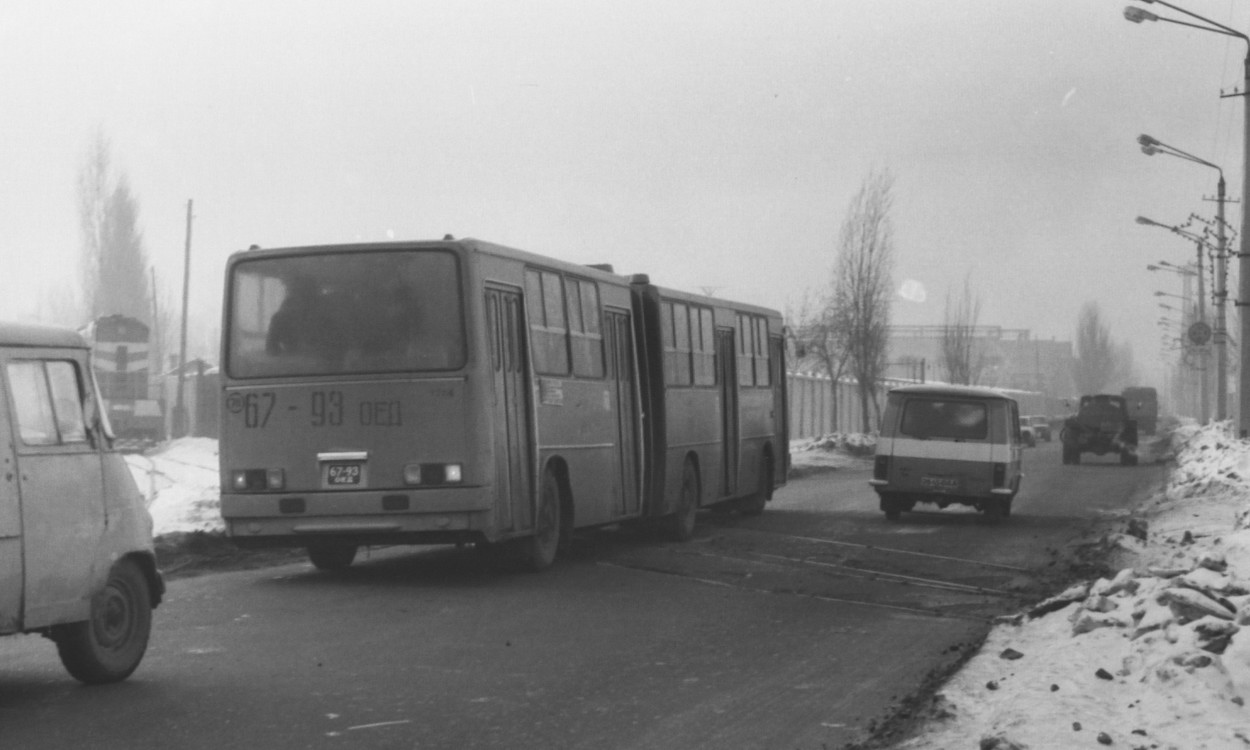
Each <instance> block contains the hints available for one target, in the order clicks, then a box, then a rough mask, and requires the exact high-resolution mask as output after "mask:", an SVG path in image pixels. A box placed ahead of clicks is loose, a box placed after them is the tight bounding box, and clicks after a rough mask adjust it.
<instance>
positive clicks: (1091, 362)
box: [1072, 302, 1118, 395]
mask: <svg viewBox="0 0 1250 750" xmlns="http://www.w3.org/2000/svg"><path fill="white" fill-rule="evenodd" d="M1117 358H1118V357H1117V352H1116V346H1115V344H1114V342H1113V341H1112V340H1111V331H1110V330H1109V329H1108V328H1107V326H1106V324H1104V323H1103V322H1102V312H1101V311H1100V310H1099V308H1098V303H1097V302H1086V303H1085V304H1084V305H1081V312H1080V314H1079V316H1078V318H1077V325H1076V357H1075V361H1074V363H1073V372H1072V381H1073V384H1074V385H1076V389H1077V390H1078V391H1079V392H1080V393H1081V394H1083V395H1088V394H1092V393H1102V392H1104V390H1105V389H1106V388H1107V387H1108V386H1109V385H1111V384H1112V382H1113V380H1114V378H1115V377H1116V374H1117V373H1116V370H1117V367H1118V365H1117Z"/></svg>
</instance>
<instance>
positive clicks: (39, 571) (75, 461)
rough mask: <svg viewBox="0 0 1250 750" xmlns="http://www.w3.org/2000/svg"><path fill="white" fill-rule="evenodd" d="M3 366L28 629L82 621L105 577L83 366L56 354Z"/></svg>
mask: <svg viewBox="0 0 1250 750" xmlns="http://www.w3.org/2000/svg"><path fill="white" fill-rule="evenodd" d="M3 362H4V379H5V381H6V383H7V386H8V388H7V390H8V394H9V406H10V408H11V409H12V413H13V416H14V420H13V421H14V423H15V424H14V428H15V429H14V430H13V433H14V435H13V445H14V446H15V450H16V453H17V471H16V472H15V474H16V476H17V486H18V491H19V493H20V495H21V507H22V532H23V534H22V542H23V552H24V556H25V557H24V559H25V569H24V571H23V584H24V588H25V615H24V618H23V620H24V621H23V627H24V628H27V629H29V628H34V627H41V626H44V625H51V624H56V623H60V622H66V621H70V620H79V619H84V618H85V617H87V615H88V613H89V612H90V592H91V588H92V582H93V581H94V578H95V576H96V575H103V571H95V570H94V566H95V564H96V561H97V560H98V559H99V557H98V554H97V553H98V550H99V546H100V543H101V540H102V537H103V533H104V527H105V512H104V497H103V493H102V492H101V484H102V459H101V454H100V451H99V450H98V449H97V448H96V447H95V446H93V445H92V443H91V441H90V440H89V438H88V433H87V427H86V422H85V420H84V418H83V400H84V397H85V394H86V393H87V390H86V388H87V384H88V383H89V382H90V381H89V380H88V378H87V377H86V376H87V373H86V370H85V368H86V362H85V359H81V358H75V357H74V356H73V355H72V354H69V353H61V352H57V351H55V350H23V351H22V352H20V353H14V352H10V353H8V356H5V357H4V358H3ZM0 478H2V477H0Z"/></svg>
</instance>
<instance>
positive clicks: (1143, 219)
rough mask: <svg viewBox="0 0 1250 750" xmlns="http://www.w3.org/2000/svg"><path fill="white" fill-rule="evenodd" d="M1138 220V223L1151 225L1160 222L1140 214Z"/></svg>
mask: <svg viewBox="0 0 1250 750" xmlns="http://www.w3.org/2000/svg"><path fill="white" fill-rule="evenodd" d="M1136 221H1137V223H1138V224H1146V225H1150V224H1158V223H1159V222H1157V221H1153V220H1151V219H1147V218H1146V217H1145V216H1138V217H1137V219H1136Z"/></svg>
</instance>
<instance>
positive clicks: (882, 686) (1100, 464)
mask: <svg viewBox="0 0 1250 750" xmlns="http://www.w3.org/2000/svg"><path fill="white" fill-rule="evenodd" d="M1025 472H1026V479H1025V484H1024V486H1023V489H1022V491H1021V493H1020V495H1019V496H1018V497H1017V499H1016V502H1015V509H1014V512H1013V515H1012V517H1011V518H1009V519H1007V520H1006V521H1005V522H1003V523H1001V524H987V523H985V522H983V520H982V519H981V517H980V516H978V515H977V514H976V513H974V512H971V511H966V510H958V509H955V508H950V509H947V510H943V511H936V510H935V511H932V512H915V513H905V514H904V515H903V519H902V521H901V522H899V523H890V522H887V521H885V519H884V516H883V515H882V514H881V513H880V512H879V511H878V510H877V504H876V498H875V495H873V494H872V492H871V490H869V489H868V486H867V481H866V480H867V476H868V473H867V470H866V469H863V470H854V471H842V472H836V473H825V474H819V475H813V476H810V477H806V478H802V479H798V480H795V481H793V482H792V483H791V484H790V485H789V486H787V487H786V488H785V489H784V490H782V491H781V492H779V493H778V495H777V497H776V498H775V500H774V502H773V503H771V504H770V505H769V508H768V510H767V511H766V512H765V513H764V514H763V515H762V516H759V517H756V518H746V517H742V516H738V515H736V514H731V515H717V514H713V513H703V514H701V516H700V519H699V521H700V528H699V531H698V533H697V535H696V538H695V539H694V540H692V541H691V542H688V543H686V544H672V543H667V542H664V541H661V540H659V539H657V538H655V537H653V536H650V535H648V534H646V533H642V532H637V531H634V532H628V531H621V530H605V531H600V532H595V533H591V534H585V535H581V536H580V537H579V538H578V539H577V540H576V541H575V542H574V544H573V546H572V548H571V549H570V550H568V551H567V553H565V554H564V556H563V558H562V559H561V560H560V561H559V562H558V563H557V565H556V567H555V568H553V569H552V570H550V571H547V572H545V573H542V574H538V575H530V574H523V573H515V572H511V571H508V570H504V569H500V568H499V567H498V565H497V564H494V563H491V562H489V561H486V560H483V559H482V558H480V557H478V556H477V555H475V554H474V553H473V552H472V551H469V550H454V549H451V548H438V549H419V548H396V549H389V550H381V551H375V552H373V553H372V554H371V555H370V557H369V558H368V559H366V560H363V561H361V562H358V563H357V564H356V565H355V566H353V567H352V568H351V569H350V570H348V571H346V572H344V573H339V574H327V573H321V572H317V571H315V570H313V569H312V568H311V566H309V565H306V564H296V565H286V566H282V567H276V568H269V569H264V570H251V571H241V572H234V573H223V574H215V575H209V576H203V577H199V578H190V579H182V580H176V581H173V582H171V585H170V589H169V594H168V596H167V600H166V602H165V604H163V605H162V606H161V607H160V608H159V609H158V610H157V612H156V618H155V626H154V635H153V641H152V644H151V647H150V649H149V652H148V655H147V657H146V659H145V661H144V663H143V664H142V665H141V666H140V668H139V670H138V672H136V673H135V674H134V675H133V676H132V677H131V678H130V680H128V681H127V682H125V683H122V684H119V685H113V686H106V687H95V688H87V687H82V686H79V685H78V684H77V683H75V682H74V681H73V680H71V679H70V678H69V677H68V676H67V675H66V674H65V673H64V672H63V671H62V669H61V667H60V664H59V662H58V661H57V658H56V654H55V650H54V648H53V647H52V645H51V644H50V643H49V642H47V641H44V640H43V639H40V638H38V637H36V636H21V637H15V638H7V639H0V664H2V665H3V666H2V667H0V747H3V748H10V747H12V748H23V749H31V750H36V749H42V748H64V747H90V748H119V749H120V748H127V749H131V748H134V749H138V748H174V747H176V748H187V749H188V750H192V749H195V748H213V749H214V750H218V749H222V748H596V749H598V748H622V749H624V748H630V749H638V750H642V749H644V748H645V749H647V750H651V749H656V748H673V749H674V750H676V749H683V750H684V749H687V748H718V749H721V748H786V749H789V748H839V747H845V746H847V745H848V744H853V743H859V742H863V741H865V740H866V739H867V738H868V737H869V736H870V735H871V734H872V732H873V731H874V730H875V729H877V728H878V727H879V726H880V725H881V724H882V722H884V721H886V720H887V719H888V718H889V717H891V716H892V715H894V714H896V713H897V712H898V711H899V707H900V706H901V705H903V702H904V699H905V698H906V697H907V696H909V695H913V694H915V693H916V692H917V691H918V690H920V689H921V686H922V685H923V684H924V682H925V679H926V677H927V676H929V675H935V674H941V673H942V672H944V671H945V670H947V669H949V668H950V666H951V665H953V664H954V663H956V661H957V660H958V659H959V657H960V655H961V654H962V653H963V652H965V651H966V650H968V649H970V648H972V647H974V646H975V644H977V643H978V642H979V640H980V638H981V637H982V636H983V635H984V633H985V632H986V631H987V629H988V628H989V618H991V617H992V616H994V615H996V614H1001V613H1006V612H1011V611H1015V610H1016V609H1018V608H1019V607H1020V606H1022V605H1023V604H1024V603H1027V602H1029V601H1031V600H1036V598H1039V597H1040V596H1041V595H1043V594H1044V593H1045V592H1046V590H1047V588H1048V587H1054V586H1056V585H1059V584H1060V582H1061V581H1062V579H1063V570H1064V568H1065V558H1066V555H1067V553H1068V551H1070V550H1071V548H1072V545H1073V544H1074V543H1075V542H1077V541H1078V540H1080V539H1082V538H1083V536H1084V535H1085V534H1087V533H1088V532H1089V531H1090V528H1091V524H1093V523H1095V522H1097V521H1099V520H1105V519H1108V518H1114V517H1115V516H1116V515H1117V514H1121V513H1123V512H1124V510H1125V509H1126V508H1130V507H1132V506H1133V505H1134V504H1136V503H1137V502H1139V501H1140V500H1141V499H1142V497H1144V495H1145V494H1146V493H1147V492H1148V491H1149V489H1150V488H1151V486H1152V485H1155V484H1157V482H1158V481H1159V480H1160V479H1162V477H1163V469H1162V468H1161V467H1160V466H1154V465H1149V464H1146V465H1142V466H1139V467H1136V468H1132V467H1121V466H1119V465H1118V463H1116V462H1115V461H1114V460H1113V459H1111V458H1108V459H1106V460H1099V459H1096V458H1090V457H1086V460H1085V463H1083V464H1082V465H1081V466H1062V465H1061V462H1060V458H1059V451H1058V447H1057V444H1053V443H1052V444H1045V443H1043V444H1042V445H1040V446H1039V447H1038V448H1036V449H1031V450H1030V451H1028V453H1027V455H1026V464H1025Z"/></svg>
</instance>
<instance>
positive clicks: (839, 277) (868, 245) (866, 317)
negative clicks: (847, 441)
mask: <svg viewBox="0 0 1250 750" xmlns="http://www.w3.org/2000/svg"><path fill="white" fill-rule="evenodd" d="M893 186H894V178H893V177H892V176H891V175H890V174H889V172H887V171H876V170H874V171H873V172H871V173H870V174H869V175H868V177H867V178H866V179H865V180H864V183H863V185H862V186H861V187H860V189H859V192H858V193H856V194H855V197H854V198H852V199H851V205H850V208H849V210H848V212H847V216H846V219H845V220H843V222H842V230H841V233H840V234H839V237H838V258H837V262H836V265H835V268H834V288H833V310H834V315H835V319H836V320H835V324H836V325H837V326H839V327H841V328H842V329H843V330H844V332H845V336H846V347H847V356H848V364H849V367H850V370H851V374H852V375H854V376H855V379H856V381H858V388H859V403H860V410H861V411H862V414H863V424H864V430H865V431H871V430H872V429H873V427H872V426H873V425H874V424H876V425H880V423H881V404H880V402H879V401H878V399H877V383H878V381H880V379H881V375H882V373H883V372H884V371H885V356H886V348H887V346H888V344H889V326H890V293H891V289H892V286H893V282H892V280H891V274H892V272H893V270H894V227H893V224H892V222H891V221H890V209H891V208H892V207H893V204H894V196H893V192H892V191H893ZM874 418H875V419H874Z"/></svg>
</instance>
